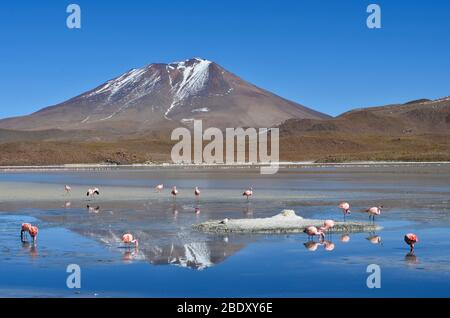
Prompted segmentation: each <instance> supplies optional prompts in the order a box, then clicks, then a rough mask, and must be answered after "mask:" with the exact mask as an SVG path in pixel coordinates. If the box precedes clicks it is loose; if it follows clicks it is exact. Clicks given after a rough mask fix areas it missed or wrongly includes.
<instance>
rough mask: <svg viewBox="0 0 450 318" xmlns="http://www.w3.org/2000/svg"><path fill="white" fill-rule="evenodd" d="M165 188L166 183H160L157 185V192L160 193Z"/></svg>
mask: <svg viewBox="0 0 450 318" xmlns="http://www.w3.org/2000/svg"><path fill="white" fill-rule="evenodd" d="M163 189H164V184H158V185H157V186H156V187H155V192H158V193H160V192H161V191H162V190H163Z"/></svg>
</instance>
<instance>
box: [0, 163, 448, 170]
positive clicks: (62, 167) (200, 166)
mask: <svg viewBox="0 0 450 318" xmlns="http://www.w3.org/2000/svg"><path fill="white" fill-rule="evenodd" d="M430 165H432V166H433V165H437V166H439V165H450V161H352V162H333V163H317V162H314V161H300V162H279V163H278V166H279V167H280V168H303V167H304V168H309V167H315V168H324V167H335V168H338V167H377V166H392V167H395V166H430ZM267 166H269V165H268V164H265V163H256V164H250V163H236V164H173V163H155V164H146V163H143V164H129V165H114V164H104V163H98V164H83V163H80V164H63V165H42V166H0V172H18V171H83V170H97V169H104V170H108V169H127V168H128V169H130V168H169V169H170V168H178V169H183V168H194V169H203V168H208V169H209V168H223V169H233V168H236V169H243V168H250V169H251V168H255V169H257V168H261V167H267Z"/></svg>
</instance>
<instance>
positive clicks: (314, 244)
mask: <svg viewBox="0 0 450 318" xmlns="http://www.w3.org/2000/svg"><path fill="white" fill-rule="evenodd" d="M303 245H305V247H306V249H307V250H308V251H310V252H315V251H317V248H318V247H319V246H320V245H322V244H321V243H317V242H314V241H308V242H306V243H304V244H303Z"/></svg>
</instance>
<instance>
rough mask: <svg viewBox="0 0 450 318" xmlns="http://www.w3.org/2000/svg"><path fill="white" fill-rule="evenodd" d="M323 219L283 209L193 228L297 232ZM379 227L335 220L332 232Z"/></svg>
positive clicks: (370, 230) (247, 231)
mask: <svg viewBox="0 0 450 318" xmlns="http://www.w3.org/2000/svg"><path fill="white" fill-rule="evenodd" d="M323 222H324V220H317V219H304V218H302V217H301V216H298V215H296V214H295V212H294V211H292V210H284V211H282V212H281V213H280V214H277V215H275V216H273V217H270V218H262V219H235V220H233V219H230V220H228V222H226V224H223V223H224V222H222V220H215V221H207V222H203V223H200V224H197V225H194V228H195V229H197V230H199V231H203V232H208V233H299V232H302V231H303V230H304V229H305V228H307V227H308V226H316V227H320V226H322V225H323ZM380 229H381V227H380V226H378V225H376V224H372V223H366V222H335V226H334V228H333V230H332V232H345V233H349V232H372V231H377V230H380Z"/></svg>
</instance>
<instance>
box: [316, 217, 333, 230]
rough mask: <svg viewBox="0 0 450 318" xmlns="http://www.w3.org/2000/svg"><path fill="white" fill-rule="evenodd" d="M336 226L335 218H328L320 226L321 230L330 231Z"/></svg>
mask: <svg viewBox="0 0 450 318" xmlns="http://www.w3.org/2000/svg"><path fill="white" fill-rule="evenodd" d="M333 227H334V221H333V220H326V221H325V222H323V225H322V226H321V227H320V228H319V231H321V232H324V233H325V232H328V231H329V230H330V229H332V228H333Z"/></svg>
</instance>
